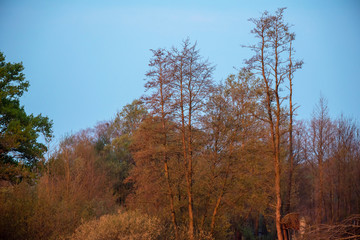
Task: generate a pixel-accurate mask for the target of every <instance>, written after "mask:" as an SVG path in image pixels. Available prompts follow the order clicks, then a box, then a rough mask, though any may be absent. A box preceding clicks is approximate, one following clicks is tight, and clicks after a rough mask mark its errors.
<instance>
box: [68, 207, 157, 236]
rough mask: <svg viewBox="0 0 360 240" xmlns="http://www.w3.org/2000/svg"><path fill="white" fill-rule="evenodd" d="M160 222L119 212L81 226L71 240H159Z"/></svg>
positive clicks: (155, 219) (149, 217)
mask: <svg viewBox="0 0 360 240" xmlns="http://www.w3.org/2000/svg"><path fill="white" fill-rule="evenodd" d="M162 231H163V226H162V225H161V222H160V221H159V220H158V219H157V218H155V217H151V216H148V215H144V214H140V213H139V212H131V211H121V210H119V211H118V213H117V214H113V215H104V216H101V217H100V219H97V220H92V221H89V222H87V223H84V224H82V225H81V226H80V227H79V228H77V229H76V231H75V233H74V234H73V235H72V237H71V239H73V240H102V239H104V240H105V239H106V240H117V239H119V240H126V239H129V240H130V239H132V240H151V239H159V236H160V234H161V232H162Z"/></svg>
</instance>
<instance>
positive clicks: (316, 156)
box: [311, 97, 333, 224]
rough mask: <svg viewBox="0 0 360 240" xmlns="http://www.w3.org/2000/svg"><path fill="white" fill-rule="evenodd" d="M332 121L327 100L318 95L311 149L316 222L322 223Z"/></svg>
mask: <svg viewBox="0 0 360 240" xmlns="http://www.w3.org/2000/svg"><path fill="white" fill-rule="evenodd" d="M332 131H333V128H332V123H331V119H330V117H329V111H328V107H327V101H326V99H325V98H324V97H320V100H319V103H318V104H317V105H316V106H315V109H314V112H313V117H312V120H311V150H312V153H313V160H314V162H316V164H317V165H316V166H317V179H318V180H317V184H316V185H317V189H318V191H316V192H317V194H316V197H315V199H316V222H317V223H318V224H320V223H322V221H323V219H324V217H325V215H326V214H325V198H324V191H325V190H324V187H325V186H324V178H325V176H324V172H325V169H324V168H325V166H324V164H325V161H326V160H327V158H329V154H330V152H329V151H330V144H331V141H332V135H333V133H332Z"/></svg>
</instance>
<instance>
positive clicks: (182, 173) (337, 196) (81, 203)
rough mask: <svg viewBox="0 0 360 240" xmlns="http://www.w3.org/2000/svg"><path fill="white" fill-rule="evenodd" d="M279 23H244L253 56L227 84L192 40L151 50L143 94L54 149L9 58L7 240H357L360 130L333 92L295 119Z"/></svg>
mask: <svg viewBox="0 0 360 240" xmlns="http://www.w3.org/2000/svg"><path fill="white" fill-rule="evenodd" d="M284 14H285V9H284V8H280V9H278V10H277V11H275V12H274V13H270V12H267V11H265V12H263V13H262V14H261V16H260V17H257V18H252V19H250V20H249V21H250V23H251V24H252V30H251V34H252V36H253V37H254V42H253V44H251V45H246V46H243V47H245V48H248V49H250V50H251V52H252V57H251V58H249V59H245V61H244V64H243V66H241V68H240V69H238V70H237V72H236V73H234V74H232V75H230V76H227V77H226V79H225V80H224V81H221V82H220V81H217V80H216V79H213V72H214V70H215V65H214V64H213V63H211V62H210V60H207V59H206V56H205V57H204V56H201V53H200V51H199V47H198V44H197V43H196V42H193V41H192V40H190V39H189V38H186V39H185V40H183V41H182V42H181V44H180V45H179V46H174V47H171V48H168V49H165V48H158V49H153V50H151V53H152V57H151V58H150V59H149V61H148V71H147V72H146V73H145V84H144V86H145V89H146V91H145V92H144V94H143V95H142V96H139V98H137V99H134V101H132V102H131V103H129V104H127V105H126V106H124V107H123V108H122V110H121V111H119V112H117V113H116V114H115V115H114V117H113V119H109V120H104V121H102V122H99V123H98V124H97V125H96V126H94V127H92V128H89V129H85V130H82V131H79V132H77V133H74V134H70V135H68V136H67V137H65V138H63V139H62V140H61V142H60V143H59V145H58V146H57V147H56V149H55V150H54V151H48V150H49V149H48V147H49V146H48V143H49V142H50V141H51V139H52V138H53V137H54V136H53V133H52V125H53V122H52V121H51V120H50V119H49V118H48V117H44V116H42V115H41V114H40V115H37V116H34V115H33V114H30V115H28V114H27V113H26V112H25V109H24V106H22V105H21V103H20V98H21V96H22V95H23V94H24V93H25V92H26V91H27V90H28V87H29V82H28V81H27V80H26V78H25V75H24V73H23V70H24V67H23V64H22V63H10V62H6V60H5V53H0V94H1V95H0V99H1V104H0V114H1V115H0V130H1V135H0V239H16V240H22V239H31V240H32V239H34V240H35V239H36V240H42V239H63V240H64V239H74V240H90V239H91V240H95V239H96V240H100V239H109V240H111V239H114V240H115V239H138V240H140V239H174V240H182V239H190V240H200V239H204V240H205V239H209V240H210V239H259V240H260V239H264V240H265V239H279V240H283V239H284V240H288V239H360V127H359V124H358V122H357V119H353V118H350V117H347V116H344V115H340V116H338V117H335V118H333V117H330V116H331V114H330V109H329V108H328V104H327V99H326V97H324V96H320V97H319V101H318V102H317V103H316V104H314V109H313V113H312V116H311V119H298V117H297V109H298V107H299V106H298V104H297V103H296V102H294V100H293V88H296V82H297V81H301V79H298V78H297V77H296V73H297V72H298V71H301V69H302V65H303V61H302V60H298V58H297V56H296V55H295V49H294V47H293V46H294V45H293V43H294V41H295V37H296V36H295V33H294V32H292V30H291V24H289V23H287V22H285V20H284ZM296 54H298V55H300V56H301V53H296ZM305 61H306V59H305ZM84 117H86V116H84Z"/></svg>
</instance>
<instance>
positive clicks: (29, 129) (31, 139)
mask: <svg viewBox="0 0 360 240" xmlns="http://www.w3.org/2000/svg"><path fill="white" fill-rule="evenodd" d="M23 70H24V67H23V64H22V63H10V62H6V61H5V56H4V54H3V53H2V52H0V162H1V164H5V163H11V164H17V163H18V162H22V163H23V164H24V165H27V166H31V167H32V166H34V165H36V163H37V162H38V161H39V160H40V159H41V158H42V157H43V154H44V153H45V152H46V150H47V148H46V146H45V144H44V143H41V142H40V141H39V136H40V135H42V136H44V138H45V140H50V139H51V137H52V129H51V128H52V121H51V120H49V118H48V117H44V116H42V115H41V114H39V115H37V116H34V115H33V114H27V113H26V112H25V109H24V106H22V105H21V104H20V98H21V96H22V95H23V94H24V93H25V92H27V91H28V88H29V86H30V84H29V81H27V80H26V79H25V75H24V73H23Z"/></svg>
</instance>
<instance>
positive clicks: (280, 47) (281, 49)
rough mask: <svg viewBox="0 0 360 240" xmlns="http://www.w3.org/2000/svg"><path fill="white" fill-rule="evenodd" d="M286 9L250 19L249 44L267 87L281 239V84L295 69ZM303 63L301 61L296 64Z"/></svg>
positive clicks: (265, 101) (252, 67) (252, 64)
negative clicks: (253, 39)
mask: <svg viewBox="0 0 360 240" xmlns="http://www.w3.org/2000/svg"><path fill="white" fill-rule="evenodd" d="M284 10H285V8H280V9H278V10H277V11H276V13H275V14H274V15H272V14H270V13H268V12H264V13H263V14H262V16H261V17H260V18H258V19H254V18H252V19H250V21H251V22H252V23H254V25H255V27H254V29H253V30H252V31H251V33H252V34H254V36H255V37H256V38H257V39H259V41H258V43H257V44H254V45H251V46H247V47H249V48H250V49H251V50H252V51H254V53H255V54H254V56H253V57H252V58H250V59H249V60H247V61H246V63H247V65H248V68H249V70H250V71H252V72H253V73H254V74H255V75H257V76H259V77H260V79H261V80H262V82H263V86H264V99H263V105H264V109H265V112H266V118H265V119H264V120H265V121H266V122H267V123H268V125H269V136H270V142H271V145H272V154H273V162H274V173H275V179H274V180H275V181H274V188H275V195H276V208H275V222H276V230H277V234H278V239H281V240H282V235H281V226H280V219H281V204H282V202H281V194H280V192H281V187H280V174H281V172H280V169H281V166H280V161H281V159H280V156H281V154H280V145H281V138H282V134H283V133H282V131H281V128H282V125H283V124H284V115H286V114H287V113H286V112H284V108H283V106H282V105H283V101H284V99H285V97H286V95H284V94H282V86H283V85H284V83H285V81H286V78H287V77H288V76H289V77H290V78H292V74H293V72H294V71H295V70H296V68H294V67H292V66H293V65H292V63H291V60H292V59H291V57H290V58H289V57H288V56H289V52H290V51H291V47H290V42H291V41H292V40H293V39H294V34H293V33H291V32H290V30H289V27H290V26H289V25H288V24H287V23H285V21H284V17H283V13H284ZM297 65H299V66H301V63H299V64H295V66H297Z"/></svg>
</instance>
